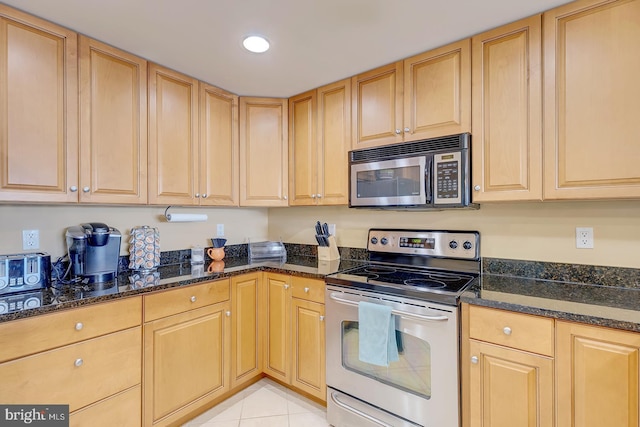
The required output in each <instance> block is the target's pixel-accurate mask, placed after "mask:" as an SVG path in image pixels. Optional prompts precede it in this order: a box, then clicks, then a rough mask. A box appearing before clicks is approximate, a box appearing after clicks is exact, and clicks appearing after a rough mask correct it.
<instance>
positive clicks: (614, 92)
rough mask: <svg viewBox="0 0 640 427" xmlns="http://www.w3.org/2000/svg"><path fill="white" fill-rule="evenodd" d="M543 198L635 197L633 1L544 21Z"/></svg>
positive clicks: (579, 5)
mask: <svg viewBox="0 0 640 427" xmlns="http://www.w3.org/2000/svg"><path fill="white" fill-rule="evenodd" d="M543 19H544V22H543V28H544V30H543V37H544V82H545V83H544V153H545V154H544V167H545V178H544V198H545V199H610V198H637V197H639V196H640V168H638V162H637V159H639V158H640V144H638V143H637V136H638V125H637V122H638V114H637V112H638V111H640V82H639V81H638V76H637V70H638V69H640V56H639V55H636V54H635V52H638V51H639V50H640V26H638V25H637V22H638V21H640V2H639V1H624V0H620V1H597V0H580V1H575V2H572V3H569V4H567V5H564V6H560V7H558V8H555V9H552V10H550V11H548V12H545V13H544V14H543Z"/></svg>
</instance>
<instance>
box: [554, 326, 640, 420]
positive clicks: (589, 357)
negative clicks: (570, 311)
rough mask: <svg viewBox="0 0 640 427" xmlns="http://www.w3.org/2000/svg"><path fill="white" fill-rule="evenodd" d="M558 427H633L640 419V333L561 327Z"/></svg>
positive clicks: (558, 371) (558, 332) (558, 345)
mask: <svg viewBox="0 0 640 427" xmlns="http://www.w3.org/2000/svg"><path fill="white" fill-rule="evenodd" d="M556 330H557V335H556V337H557V341H558V343H557V348H558V353H557V359H556V364H557V377H558V378H557V384H558V385H557V387H558V389H557V413H558V427H565V426H567V427H568V426H580V427H600V426H612V427H613V426H616V427H631V426H634V427H635V426H637V425H638V424H639V423H640V420H639V418H638V391H639V387H640V384H639V379H638V375H639V372H638V360H639V358H640V351H639V350H640V334H637V333H632V332H625V331H619V330H614V329H607V328H601V327H595V326H589V325H581V324H577V323H570V322H561V321H559V322H557V328H556Z"/></svg>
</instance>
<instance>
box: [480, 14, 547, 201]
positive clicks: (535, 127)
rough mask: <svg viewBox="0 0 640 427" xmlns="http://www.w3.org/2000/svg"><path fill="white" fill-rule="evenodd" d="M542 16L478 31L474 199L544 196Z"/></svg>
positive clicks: (515, 198) (536, 197)
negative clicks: (484, 31) (481, 31)
mask: <svg viewBox="0 0 640 427" xmlns="http://www.w3.org/2000/svg"><path fill="white" fill-rule="evenodd" d="M540 31H541V17H540V15H535V16H532V17H530V18H527V19H523V20H521V21H518V22H514V23H512V24H509V25H505V26H503V27H500V28H497V29H494V30H491V31H487V32H486V33H482V34H479V35H477V36H475V37H473V39H472V50H473V52H472V54H473V71H472V74H473V97H472V98H473V147H472V149H471V155H472V161H473V165H472V167H471V171H472V173H473V184H472V185H473V187H474V192H473V201H474V202H487V201H505V200H541V199H542V76H541V62H540V56H541V53H542V39H541V34H540Z"/></svg>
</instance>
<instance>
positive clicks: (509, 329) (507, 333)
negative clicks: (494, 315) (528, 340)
mask: <svg viewBox="0 0 640 427" xmlns="http://www.w3.org/2000/svg"><path fill="white" fill-rule="evenodd" d="M502 332H504V334H505V335H511V328H510V327H508V326H505V327H504V329H503V330H502Z"/></svg>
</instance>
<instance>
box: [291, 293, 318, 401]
mask: <svg viewBox="0 0 640 427" xmlns="http://www.w3.org/2000/svg"><path fill="white" fill-rule="evenodd" d="M291 307H292V313H293V317H292V325H291V327H292V333H293V369H292V374H291V385H293V386H294V387H297V388H299V389H300V390H303V391H305V392H307V393H309V394H311V395H312V396H315V397H317V398H318V399H321V400H326V398H327V386H326V377H325V322H324V304H319V303H316V302H311V301H305V300H301V299H298V298H293V299H292V305H291Z"/></svg>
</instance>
